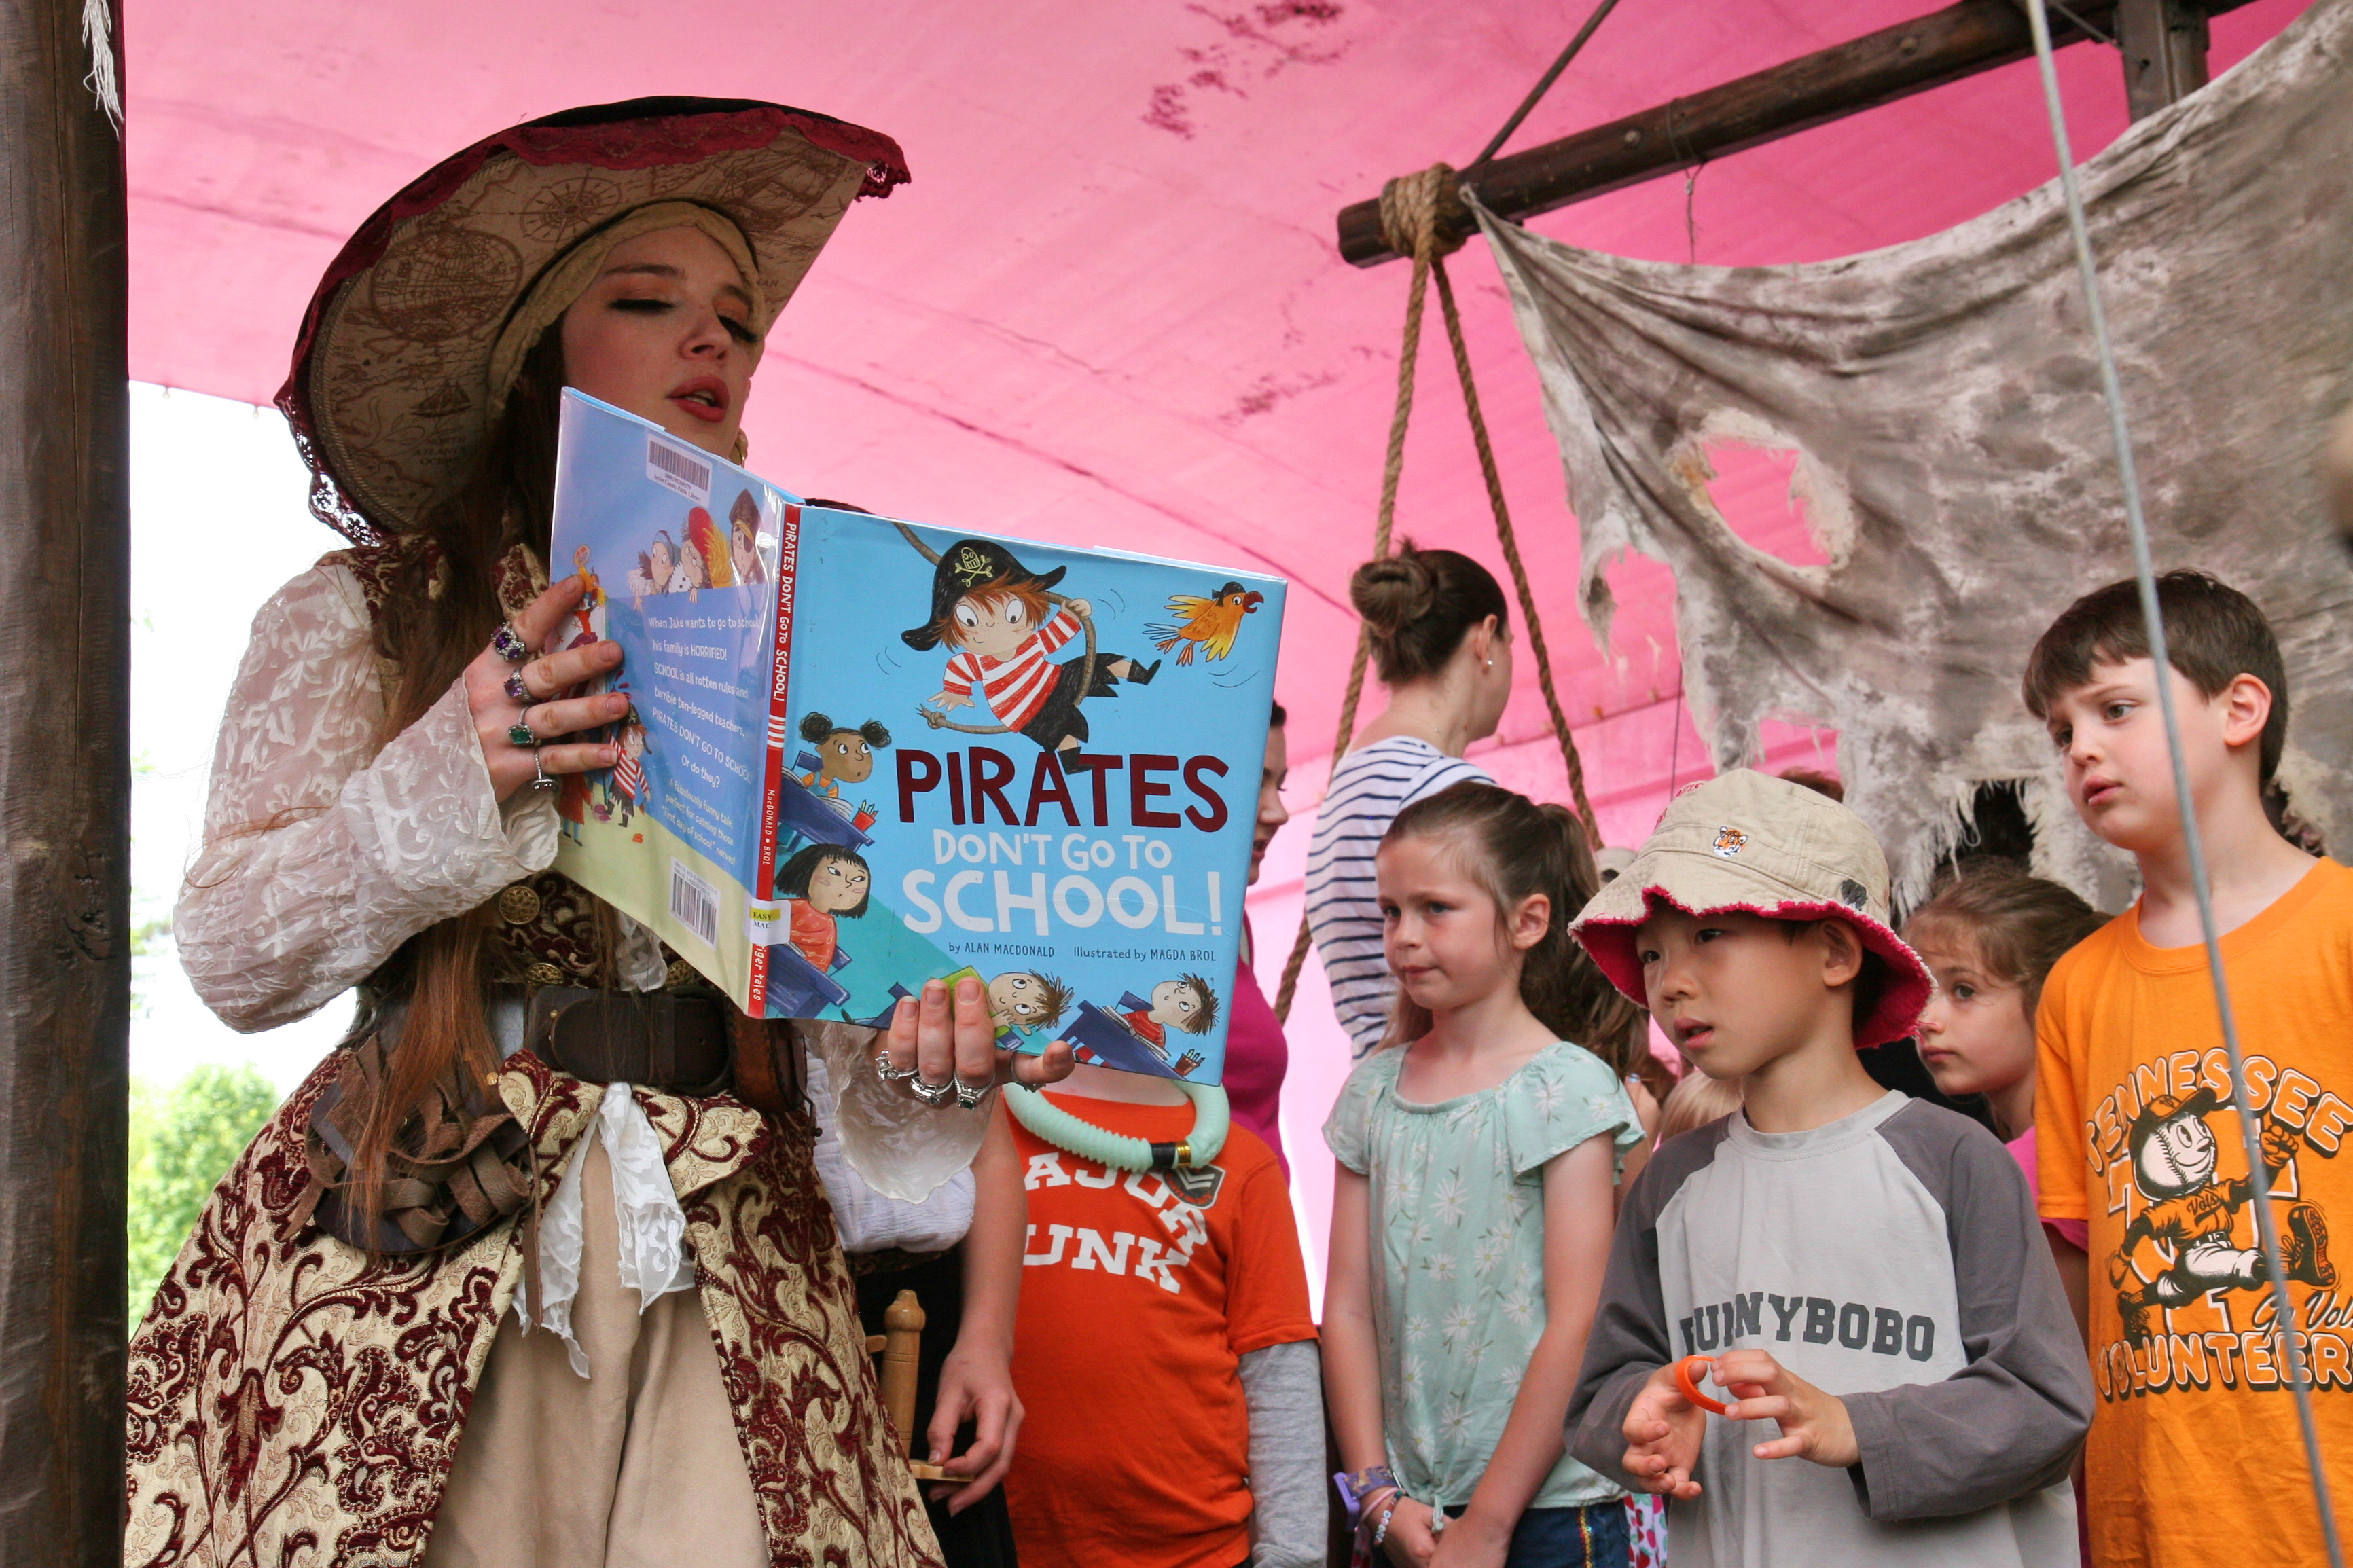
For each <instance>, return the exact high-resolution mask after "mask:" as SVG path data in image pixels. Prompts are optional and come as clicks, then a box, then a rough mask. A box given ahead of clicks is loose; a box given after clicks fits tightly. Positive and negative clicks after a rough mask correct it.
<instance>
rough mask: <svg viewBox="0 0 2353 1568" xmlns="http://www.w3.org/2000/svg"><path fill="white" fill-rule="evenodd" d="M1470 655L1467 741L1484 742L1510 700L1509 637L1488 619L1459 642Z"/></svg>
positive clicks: (1508, 633) (1501, 717)
mask: <svg viewBox="0 0 2353 1568" xmlns="http://www.w3.org/2000/svg"><path fill="white" fill-rule="evenodd" d="M1462 644H1463V647H1465V648H1466V649H1469V650H1470V651H1471V652H1472V655H1473V656H1474V659H1473V663H1472V670H1471V738H1472V740H1474V741H1477V740H1484V739H1485V738H1486V737H1488V736H1489V735H1492V734H1493V733H1494V732H1495V727H1496V726H1497V725H1498V724H1501V723H1502V722H1503V721H1504V708H1505V707H1506V706H1507V705H1508V704H1509V703H1510V702H1511V700H1512V634H1511V633H1510V631H1508V630H1506V629H1505V628H1504V627H1503V626H1497V625H1496V624H1495V622H1494V620H1493V617H1490V618H1489V619H1488V620H1486V621H1485V622H1484V623H1482V625H1480V626H1474V627H1472V630H1471V634H1470V635H1469V636H1468V637H1464V638H1463V639H1462Z"/></svg>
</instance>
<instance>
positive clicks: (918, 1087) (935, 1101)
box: [907, 1078, 956, 1110]
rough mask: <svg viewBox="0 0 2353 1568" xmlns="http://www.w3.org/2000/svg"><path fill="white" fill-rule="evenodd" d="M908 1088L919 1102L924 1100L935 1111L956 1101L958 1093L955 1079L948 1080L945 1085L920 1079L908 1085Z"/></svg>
mask: <svg viewBox="0 0 2353 1568" xmlns="http://www.w3.org/2000/svg"><path fill="white" fill-rule="evenodd" d="M907 1088H908V1089H910V1090H912V1091H913V1094H914V1096H915V1098H916V1099H917V1100H922V1101H923V1103H924V1104H925V1105H928V1106H930V1107H931V1108H932V1109H933V1110H938V1109H939V1108H940V1107H941V1106H943V1105H945V1104H946V1103H947V1102H948V1101H949V1100H954V1099H955V1092H956V1086H955V1079H948V1081H947V1082H945V1083H929V1082H926V1081H925V1080H923V1079H920V1078H918V1079H914V1080H913V1082H911V1083H910V1084H908V1085H907Z"/></svg>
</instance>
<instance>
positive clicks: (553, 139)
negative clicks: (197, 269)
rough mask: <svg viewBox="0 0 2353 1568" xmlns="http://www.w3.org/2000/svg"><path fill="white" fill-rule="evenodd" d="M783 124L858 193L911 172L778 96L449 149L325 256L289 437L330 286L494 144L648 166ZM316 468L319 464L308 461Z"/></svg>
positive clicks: (308, 315)
mask: <svg viewBox="0 0 2353 1568" xmlns="http://www.w3.org/2000/svg"><path fill="white" fill-rule="evenodd" d="M786 131H793V132H798V133H799V134H800V135H802V136H804V137H806V138H807V140H808V141H809V142H812V143H814V144H815V145H817V146H818V147H822V148H824V149H825V150H826V151H827V152H828V153H838V154H839V155H840V156H842V157H844V158H850V159H854V160H856V161H858V162H860V163H864V164H866V165H867V170H866V180H865V183H864V184H861V185H860V187H859V190H858V197H859V198H863V197H866V196H874V197H878V198H880V197H884V196H888V195H890V194H891V192H892V190H893V189H894V188H896V187H897V186H900V185H903V184H906V183H907V182H908V181H909V180H910V179H911V178H913V176H912V175H910V174H908V173H907V158H906V154H905V153H902V152H901V151H900V150H899V144H898V143H897V142H893V141H892V139H891V138H890V137H888V136H885V135H883V134H882V132H880V131H869V130H867V129H866V128H865V127H864V126H862V125H852V124H850V123H849V121H846V120H836V119H834V118H832V117H831V116H830V115H825V114H817V113H813V112H811V111H809V110H799V109H786V108H785V107H784V106H782V105H781V104H762V105H760V106H758V107H756V108H752V109H736V110H720V111H717V112H714V113H709V114H667V115H656V116H651V117H649V118H646V119H642V120H617V121H606V122H603V123H601V124H593V125H547V124H541V123H533V124H527V125H511V126H509V127H508V128H507V129H505V130H504V131H501V132H498V133H497V134H496V135H493V136H486V137H484V138H483V139H482V140H481V141H480V142H475V143H474V144H473V145H472V146H470V147H469V148H467V149H465V150H464V151H463V152H460V153H453V154H451V155H450V156H449V157H447V158H444V159H443V160H442V161H441V162H440V163H436V164H435V165H434V166H433V167H432V168H430V169H427V171H426V172H425V173H424V174H419V175H418V176H417V178H416V179H414V180H411V181H410V182H409V183H408V184H406V185H405V186H403V187H402V188H401V190H400V191H399V193H398V194H397V195H395V196H394V197H393V198H392V199H391V200H390V201H388V202H386V203H385V204H384V205H382V206H380V207H378V208H376V209H375V212H373V213H371V214H370V215H369V216H368V219H367V221H366V222H365V223H363V224H361V225H360V226H359V227H358V229H357V230H355V231H354V232H353V235H352V237H351V238H349V239H347V240H345V241H344V242H343V249H342V250H340V251H338V252H337V253H336V255H335V258H334V260H332V261H331V262H329V263H328V264H327V271H326V275H325V276H324V277H322V278H321V279H319V287H318V289H316V290H315V291H313V292H312V294H311V303H310V304H309V306H308V307H306V308H305V309H304V310H303V312H302V330H301V332H300V333H299V334H297V335H296V337H295V340H294V358H293V362H292V363H290V365H289V366H288V367H287V371H286V384H285V385H283V386H281V387H280V388H279V389H278V395H277V397H276V398H275V399H273V401H274V402H275V403H276V404H277V405H278V409H279V412H280V413H281V414H283V415H285V416H286V422H287V423H288V424H289V425H290V426H293V427H294V437H295V440H296V441H297V442H298V443H299V444H300V445H301V447H302V450H303V452H304V453H305V455H306V456H307V455H308V454H309V453H310V451H311V442H312V435H313V431H312V426H311V410H310V405H309V403H308V401H307V400H306V399H305V397H304V396H303V388H302V366H303V364H304V363H305V362H306V361H307V360H308V359H309V358H310V357H311V341H312V339H313V338H315V337H316V336H317V334H318V331H319V321H320V319H321V318H322V316H324V315H325V314H326V310H327V302H328V301H329V300H332V299H333V298H334V296H335V290H336V289H340V288H342V287H343V285H344V284H345V283H346V282H348V281H350V280H351V279H353V278H355V277H357V276H359V274H361V273H363V272H364V271H366V270H367V269H368V268H371V267H374V266H375V264H376V263H377V262H379V261H381V260H383V259H384V253H385V247H388V246H389V245H390V244H391V243H392V231H393V228H394V226H396V225H397V224H399V223H401V222H403V221H404V220H406V219H408V218H412V217H415V216H417V215H418V214H420V213H428V212H431V211H432V210H433V209H434V208H435V207H438V206H439V205H441V204H442V203H444V202H446V201H448V199H449V198H450V197H451V196H452V195H456V194H457V192H458V189H459V186H461V185H463V184H465V183H466V182H467V181H468V180H470V179H472V178H473V177H474V175H475V174H478V173H480V170H481V167H482V165H483V164H485V163H489V162H490V161H491V158H492V157H493V156H495V155H497V154H498V153H512V154H513V155H514V156H516V157H517V158H520V159H522V161H523V162H524V163H529V164H531V165H533V167H534V168H545V167H547V166H548V165H550V164H556V163H585V164H586V165H588V166H589V167H590V168H592V169H651V168H657V167H659V166H660V165H662V164H665V163H695V162H697V161H699V160H701V159H703V158H707V157H709V156H710V155H711V154H712V153H744V152H750V151H751V150H752V149H754V148H756V147H765V146H766V145H768V143H770V142H774V141H775V140H776V138H777V137H778V136H780V135H782V134H784V132H786ZM313 467H316V465H315V464H314V465H313Z"/></svg>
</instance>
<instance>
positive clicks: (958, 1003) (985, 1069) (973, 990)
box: [874, 974, 1071, 1099]
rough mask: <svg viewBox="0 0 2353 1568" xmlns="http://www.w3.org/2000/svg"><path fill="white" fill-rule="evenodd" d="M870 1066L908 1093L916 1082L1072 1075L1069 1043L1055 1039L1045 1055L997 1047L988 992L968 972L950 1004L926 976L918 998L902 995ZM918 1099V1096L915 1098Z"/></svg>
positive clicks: (1054, 1079)
mask: <svg viewBox="0 0 2353 1568" xmlns="http://www.w3.org/2000/svg"><path fill="white" fill-rule="evenodd" d="M874 1066H875V1069H876V1070H877V1071H878V1072H883V1069H885V1068H888V1069H889V1070H888V1071H887V1072H883V1076H885V1077H886V1078H892V1079H898V1078H904V1077H905V1075H906V1073H907V1071H908V1069H909V1068H913V1070H914V1076H913V1078H908V1079H906V1083H907V1087H908V1090H909V1092H911V1093H912V1092H913V1089H914V1086H915V1085H916V1084H919V1083H921V1084H927V1085H930V1086H931V1087H933V1088H934V1089H938V1088H941V1087H943V1086H945V1085H947V1084H950V1083H952V1082H955V1081H957V1080H961V1081H963V1082H964V1083H966V1084H969V1085H976V1086H977V1085H987V1084H996V1083H999V1082H1011V1083H1026V1084H1028V1085H1029V1086H1030V1087H1031V1088H1033V1089H1035V1088H1039V1087H1040V1086H1042V1085H1045V1084H1050V1083H1059V1082H1060V1081H1061V1080H1062V1079H1066V1078H1068V1077H1070V1076H1071V1047H1070V1043H1069V1042H1068V1041H1066V1040H1056V1041H1055V1042H1054V1043H1053V1044H1052V1045H1050V1046H1048V1047H1046V1052H1045V1054H1044V1055H1043V1056H1036V1057H1032V1056H1024V1055H1020V1054H1018V1053H1016V1052H1013V1051H1001V1050H998V1049H997V1018H996V1016H995V1015H994V1014H992V1013H991V1012H990V1011H989V1010H988V993H987V991H986V990H984V989H983V988H982V986H981V984H980V982H979V981H978V980H976V979H974V978H973V977H972V976H971V975H969V974H967V975H965V977H964V978H963V979H961V980H959V981H957V982H956V984H955V1005H954V1006H953V1007H951V1006H950V1005H949V997H948V984H947V982H946V981H944V980H927V981H925V982H924V983H923V996H922V998H921V999H920V1000H919V999H917V998H915V997H913V996H902V997H901V998H900V999H899V1005H898V1006H897V1007H896V1008H895V1009H893V1010H892V1014H891V1027H890V1030H889V1031H888V1032H887V1033H885V1034H883V1035H881V1036H880V1037H877V1038H876V1040H875V1045H874ZM917 1098H918V1099H920V1098H922V1097H921V1096H917Z"/></svg>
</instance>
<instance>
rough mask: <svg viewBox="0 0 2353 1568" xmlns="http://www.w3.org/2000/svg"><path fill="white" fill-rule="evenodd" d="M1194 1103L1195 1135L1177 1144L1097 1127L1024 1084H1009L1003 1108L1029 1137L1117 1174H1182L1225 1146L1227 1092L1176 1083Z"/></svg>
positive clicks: (1228, 1110) (1228, 1125)
mask: <svg viewBox="0 0 2353 1568" xmlns="http://www.w3.org/2000/svg"><path fill="white" fill-rule="evenodd" d="M1176 1087H1177V1088H1178V1089H1183V1090H1184V1091H1185V1095H1186V1098H1187V1099H1188V1100H1192V1102H1193V1131H1191V1132H1189V1133H1187V1135H1186V1136H1185V1138H1184V1139H1182V1140H1181V1141H1180V1142H1175V1143H1149V1142H1145V1140H1143V1139H1141V1138H1132V1137H1129V1136H1128V1135H1127V1134H1125V1133H1124V1132H1113V1131H1109V1130H1108V1129H1105V1128H1102V1127H1098V1126H1096V1125H1095V1124H1094V1123H1093V1122H1092V1121H1087V1120H1086V1119H1084V1118H1083V1117H1079V1116H1073V1115H1071V1113H1070V1112H1069V1111H1067V1110H1063V1109H1062V1108H1061V1107H1060V1106H1059V1105H1056V1104H1055V1103H1054V1102H1053V1101H1052V1100H1048V1099H1047V1098H1046V1097H1045V1096H1044V1095H1042V1094H1040V1093H1039V1092H1038V1091H1037V1090H1036V1089H1031V1088H1030V1087H1029V1085H1027V1084H1018V1083H1017V1084H1008V1085H1007V1086H1006V1089H1005V1105H1006V1109H1007V1110H1010V1111H1012V1112H1013V1120H1014V1121H1018V1122H1019V1123H1021V1125H1022V1126H1024V1127H1026V1128H1028V1129H1029V1131H1030V1134H1031V1135H1032V1136H1033V1137H1036V1138H1039V1139H1041V1140H1043V1141H1044V1142H1048V1143H1051V1144H1053V1145H1054V1146H1055V1147H1056V1148H1058V1149H1066V1150H1068V1151H1069V1152H1071V1153H1073V1154H1076V1155H1078V1156H1079V1157H1080V1158H1081V1159H1082V1160H1092V1161H1094V1162H1095V1163H1098V1164H1101V1165H1106V1166H1109V1167H1110V1168H1111V1169H1113V1170H1115V1171H1155V1170H1156V1171H1182V1170H1189V1169H1192V1168H1194V1167H1197V1166H1201V1165H1207V1164H1208V1163H1210V1162H1211V1161H1213V1160H1215V1159H1216V1158H1217V1157H1218V1154H1219V1151H1220V1150H1222V1149H1224V1148H1225V1146H1226V1132H1227V1131H1228V1130H1229V1128H1231V1127H1232V1125H1233V1111H1232V1109H1231V1107H1230V1106H1229V1105H1228V1103H1227V1100H1226V1091H1225V1090H1224V1089H1221V1088H1219V1086H1218V1085H1216V1084H1213V1083H1187V1082H1186V1081H1185V1080H1184V1079H1176Z"/></svg>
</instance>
